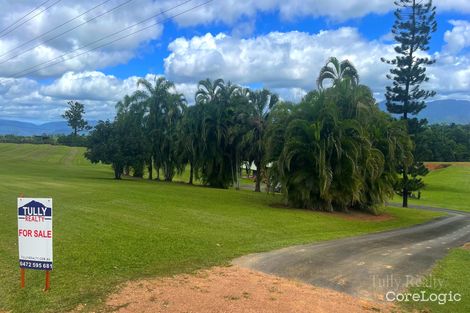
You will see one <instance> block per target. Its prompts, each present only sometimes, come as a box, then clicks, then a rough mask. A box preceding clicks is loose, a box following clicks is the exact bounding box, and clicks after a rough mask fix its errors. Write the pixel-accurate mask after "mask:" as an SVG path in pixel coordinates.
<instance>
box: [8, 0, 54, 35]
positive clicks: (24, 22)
mask: <svg viewBox="0 0 470 313" xmlns="http://www.w3.org/2000/svg"><path fill="white" fill-rule="evenodd" d="M60 1H62V0H56V1H55V2H53V3H52V4H50V5H48V6H47V7H45V8H44V9H43V10H41V11H39V12H38V13H36V14H35V15H33V16H31V17H30V18H28V19H27V20H26V21H23V22H22V23H20V24H19V25H17V26H15V27H13V28H12V29H10V30H8V31H7V32H4V33H3V34H0V38H3V37H5V36H6V35H8V34H9V33H11V32H12V31H14V30H15V29H17V28H18V27H21V26H22V25H24V24H26V23H27V22H29V21H31V20H32V19H33V18H35V17H36V16H38V15H39V14H42V13H43V12H45V11H46V10H48V9H49V8H50V7H52V6H54V5H56V4H57V3H59V2H60ZM47 2H49V1H46V2H43V4H44V3H47ZM41 6H42V4H41V5H39V6H38V7H37V8H39V7H41ZM37 8H36V9H34V10H33V11H31V12H29V13H28V14H26V15H25V16H23V17H22V18H21V19H23V18H24V17H26V16H28V15H29V14H31V13H32V12H34V11H36V10H37ZM21 19H20V20H21ZM17 22H18V21H16V22H15V23H14V24H16V23H17ZM11 26H12V25H10V26H9V27H7V28H10V27H11ZM3 31H5V29H4V30H3Z"/></svg>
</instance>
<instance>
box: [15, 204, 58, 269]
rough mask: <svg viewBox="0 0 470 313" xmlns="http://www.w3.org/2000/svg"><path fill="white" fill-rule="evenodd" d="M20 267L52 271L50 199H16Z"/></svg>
mask: <svg viewBox="0 0 470 313" xmlns="http://www.w3.org/2000/svg"><path fill="white" fill-rule="evenodd" d="M18 247H19V252H20V267H21V268H29V269H34V270H46V271H50V270H52V199H50V198H18Z"/></svg>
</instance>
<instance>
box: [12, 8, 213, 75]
mask: <svg viewBox="0 0 470 313" xmlns="http://www.w3.org/2000/svg"><path fill="white" fill-rule="evenodd" d="M190 1H193V0H187V1H185V2H183V3H181V4H179V5H177V6H175V7H172V8H170V9H167V10H165V11H162V12H160V13H159V14H157V15H156V16H158V15H161V14H164V13H165V12H168V11H171V10H174V9H175V8H177V7H179V6H182V5H184V4H185V3H187V2H190ZM212 1H213V0H208V1H206V2H203V3H201V4H198V5H196V6H193V7H191V8H189V9H186V10H184V11H182V12H179V13H177V14H175V15H172V16H169V17H167V18H165V19H163V20H161V21H157V22H155V23H152V24H150V25H148V26H145V27H143V28H141V29H138V30H136V31H134V32H131V33H129V34H126V35H124V36H121V37H118V38H116V39H114V40H112V41H109V42H106V43H104V44H101V45H99V46H96V47H93V48H91V49H88V50H86V51H84V52H81V53H79V54H76V55H74V56H72V57H70V58H67V59H62V60H58V61H57V62H54V63H52V64H48V65H45V66H42V67H40V68H38V69H34V70H31V71H29V70H30V69H33V68H36V67H38V66H41V65H43V64H46V63H50V62H53V61H55V60H57V59H60V58H62V57H64V56H65V55H67V54H70V53H73V52H75V51H77V50H81V49H83V47H81V48H79V49H75V50H73V51H71V52H68V53H66V54H63V55H61V56H59V57H56V58H54V59H51V60H49V61H46V62H43V63H41V64H38V65H35V66H33V67H30V68H27V69H25V70H23V71H20V72H17V73H15V74H13V75H12V76H10V77H9V78H18V77H20V76H25V75H29V74H33V73H36V72H39V71H40V70H43V69H46V68H48V67H51V66H54V65H57V64H60V63H62V62H65V61H68V60H72V59H74V58H77V57H79V56H82V55H84V54H87V53H89V52H91V51H94V50H97V49H100V48H103V47H105V46H108V45H111V44H113V43H115V42H117V41H119V40H122V39H125V38H128V37H130V36H132V35H135V34H137V33H140V32H142V31H144V30H147V29H149V28H151V27H154V26H156V25H159V24H163V23H165V22H167V21H169V20H171V19H173V18H175V17H178V16H180V15H183V14H186V13H188V12H190V11H193V10H195V9H198V8H200V7H202V6H204V5H207V4H208V3H210V2H212ZM153 17H155V16H153ZM153 17H152V18H153ZM148 19H150V18H148ZM148 19H146V20H143V21H141V22H139V23H137V24H141V23H143V22H145V21H147V20H148ZM137 24H134V25H133V26H135V25H137ZM133 26H132V27H133ZM122 31H124V30H122ZM122 31H119V32H122ZM119 32H116V33H114V34H111V35H108V36H106V37H104V38H102V39H99V40H97V41H95V42H93V43H90V44H89V45H91V44H94V43H97V42H99V41H102V40H104V39H107V38H109V37H111V36H114V35H115V34H117V33H119ZM4 81H6V80H4Z"/></svg>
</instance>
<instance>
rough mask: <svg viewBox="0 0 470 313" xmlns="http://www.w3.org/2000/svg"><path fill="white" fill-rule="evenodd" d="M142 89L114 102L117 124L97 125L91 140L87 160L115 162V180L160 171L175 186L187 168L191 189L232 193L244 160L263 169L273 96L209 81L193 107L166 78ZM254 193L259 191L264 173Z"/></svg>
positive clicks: (201, 86)
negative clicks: (175, 179)
mask: <svg viewBox="0 0 470 313" xmlns="http://www.w3.org/2000/svg"><path fill="white" fill-rule="evenodd" d="M137 85H138V87H141V88H140V89H138V90H137V91H136V92H134V93H133V94H132V95H130V96H125V97H124V98H123V99H122V100H121V101H119V102H118V103H117V105H116V108H117V116H116V119H115V121H114V122H113V123H109V122H108V123H106V122H100V123H99V124H98V125H97V126H96V127H95V130H94V131H93V132H92V134H91V136H90V139H89V145H88V151H87V153H86V156H87V157H88V158H89V159H90V160H91V161H92V162H105V163H111V164H112V165H113V168H114V170H115V176H116V178H120V177H121V174H122V173H125V174H132V175H134V176H136V177H143V176H144V173H145V172H147V173H148V177H149V179H153V173H154V172H155V173H156V175H157V177H156V179H157V180H160V179H161V178H160V175H163V179H164V180H165V181H171V180H172V179H173V177H174V176H175V174H176V173H181V172H182V171H184V170H185V168H186V167H187V166H188V167H189V183H190V184H192V183H193V181H194V179H195V178H197V179H200V180H201V182H202V183H203V184H206V185H209V186H212V187H217V188H227V187H229V186H231V185H232V186H239V177H240V171H241V164H242V162H249V163H252V162H253V163H254V164H255V165H256V166H257V168H258V169H262V168H264V163H263V161H264V160H265V157H264V132H265V128H266V126H267V124H266V122H267V118H268V115H269V109H270V108H271V107H272V106H274V104H276V103H277V102H278V97H277V96H276V95H274V94H272V93H271V92H269V91H268V90H265V89H263V90H250V89H248V88H243V87H240V86H238V85H234V84H232V83H230V82H227V83H226V82H224V80H222V79H217V80H214V81H211V80H209V79H206V80H203V81H200V82H199V85H198V89H197V92H196V94H195V105H192V106H188V105H187V102H186V100H185V98H184V97H183V95H182V94H179V93H177V92H176V91H175V88H174V84H173V83H172V82H170V81H168V80H166V79H165V78H164V77H157V78H155V80H154V81H153V82H150V81H148V80H145V79H140V80H139V81H138V83H137ZM110 143H113V144H112V145H110ZM103 147H110V148H109V149H103ZM255 188H256V191H260V190H261V175H257V176H256V187H255Z"/></svg>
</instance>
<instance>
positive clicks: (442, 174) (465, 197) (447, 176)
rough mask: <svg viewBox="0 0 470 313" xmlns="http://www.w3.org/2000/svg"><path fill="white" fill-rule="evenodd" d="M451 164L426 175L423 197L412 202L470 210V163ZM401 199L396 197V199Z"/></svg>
mask: <svg viewBox="0 0 470 313" xmlns="http://www.w3.org/2000/svg"><path fill="white" fill-rule="evenodd" d="M440 163H445V162H440ZM450 164H451V166H449V167H446V168H442V169H438V170H434V171H431V172H430V173H429V174H428V175H427V176H425V178H424V181H425V182H426V184H427V186H426V188H425V189H424V190H423V191H422V195H421V199H420V200H411V201H410V202H411V203H412V204H420V205H430V206H436V207H444V208H449V209H456V210H462V211H467V212H470V195H469V193H470V163H450ZM399 200H400V199H399V198H398V197H397V198H395V201H399Z"/></svg>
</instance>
